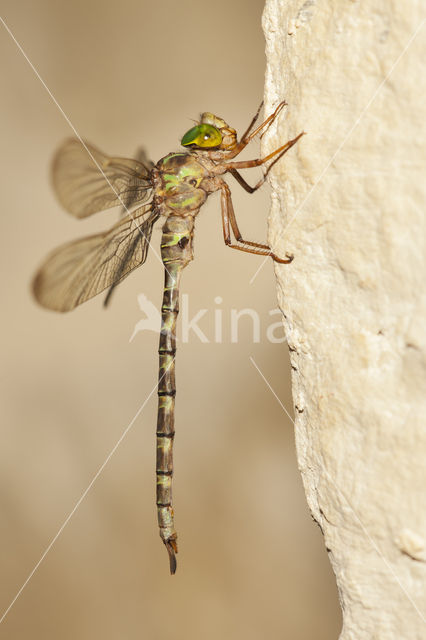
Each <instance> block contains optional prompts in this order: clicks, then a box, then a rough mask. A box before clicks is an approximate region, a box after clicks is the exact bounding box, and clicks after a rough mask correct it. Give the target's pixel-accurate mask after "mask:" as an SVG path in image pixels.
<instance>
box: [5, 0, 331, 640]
mask: <svg viewBox="0 0 426 640" xmlns="http://www.w3.org/2000/svg"><path fill="white" fill-rule="evenodd" d="M2 6H3V12H2V17H3V19H4V20H5V22H6V23H7V25H8V26H9V28H10V29H11V30H12V32H13V34H14V35H15V37H16V38H17V40H18V41H19V43H20V44H21V45H22V47H23V49H24V50H25V52H26V54H27V55H28V57H29V59H30V60H31V62H32V63H33V64H34V66H35V67H36V68H37V70H38V71H39V73H40V74H41V76H42V78H43V79H44V80H45V82H46V84H47V86H48V87H49V89H50V90H51V92H52V94H53V95H54V96H55V98H56V100H57V101H58V102H59V104H60V105H61V106H62V108H63V110H64V112H65V113H66V115H67V116H68V117H69V119H70V120H71V122H72V123H73V124H74V126H75V127H76V129H77V130H78V132H79V133H80V134H81V135H82V136H83V137H85V138H87V139H88V140H90V141H91V142H93V143H94V144H95V145H97V146H99V147H100V148H101V149H103V150H105V151H106V152H107V153H111V154H114V155H123V156H131V155H133V154H134V152H135V151H136V148H137V147H138V146H139V145H140V144H143V145H144V146H145V147H146V149H147V151H148V152H149V154H150V157H152V158H153V159H154V160H155V161H157V160H158V159H159V158H160V157H162V156H163V155H165V154H166V153H167V152H169V151H173V150H175V149H178V148H179V140H180V137H181V136H182V135H183V133H185V131H186V130H187V129H188V128H190V127H191V126H192V121H191V119H196V118H197V117H198V114H199V113H200V112H201V111H204V110H209V111H213V112H215V113H216V114H218V115H220V116H222V117H224V118H225V119H226V120H227V121H228V122H229V123H230V124H231V125H232V126H234V127H236V128H237V130H239V131H240V132H241V131H242V130H243V129H244V128H245V127H246V125H247V124H248V122H249V120H250V118H251V116H252V115H253V113H254V112H255V110H256V108H257V106H258V104H259V102H260V100H261V98H262V94H263V74H264V62H265V61H264V40H263V34H262V30H261V22H260V20H261V13H262V10H263V3H262V2H261V1H260V0H250V1H249V2H247V0H245V1H244V0H234V2H225V1H224V0H217V1H216V2H215V3H207V2H206V3H200V2H196V1H183V2H173V1H171V0H166V1H162V2H158V3H153V2H148V1H145V0H142V1H139V2H131V1H129V0H123V1H122V2H120V3H114V2H111V1H110V0H108V1H107V2H105V1H104V2H100V1H95V2H93V1H92V2H89V3H87V2H81V1H78V2H72V3H69V2H62V1H61V2H53V0H50V1H44V2H43V1H37V2H29V1H21V2H20V3H15V2H12V1H11V0H5V2H3V4H2ZM0 59H1V61H2V62H1V63H2V67H3V69H2V100H1V104H0V131H1V140H2V145H1V156H2V158H1V160H2V171H1V176H2V188H1V193H2V200H3V202H2V215H1V225H2V226H1V231H2V233H1V239H2V250H1V254H0V256H1V258H0V259H1V278H2V298H3V304H2V307H3V314H2V316H3V330H2V333H1V339H2V358H1V364H2V366H1V374H2V379H1V395H2V401H1V406H2V409H1V410H2V431H1V433H2V435H1V447H0V451H1V453H0V456H1V461H0V474H1V480H0V491H1V501H2V515H1V545H0V549H1V576H2V579H1V611H2V612H4V611H5V610H6V609H7V608H8V606H9V605H10V603H11V602H12V601H13V599H14V598H15V596H16V595H17V593H18V592H19V590H20V588H21V586H22V585H23V584H24V583H25V581H26V580H27V578H28V576H29V574H30V573H31V571H32V570H33V568H34V567H35V565H36V564H37V562H38V561H39V560H40V558H41V557H42V555H43V553H44V552H45V550H46V548H47V547H48V545H49V544H50V542H51V541H52V539H53V538H54V536H55V535H56V534H57V532H58V530H59V529H60V528H61V526H62V525H63V523H64V522H65V521H66V519H67V517H68V516H69V514H70V513H71V512H72V511H73V509H74V507H75V505H76V503H77V501H78V500H79V498H80V497H81V495H82V494H83V492H84V491H85V490H86V488H87V487H88V485H89V484H90V482H91V480H92V479H93V477H94V476H95V474H96V473H97V471H98V469H99V467H100V466H101V465H102V464H103V462H104V461H105V459H106V457H107V456H108V455H109V454H110V452H111V451H112V449H113V448H114V446H115V445H116V443H117V441H118V440H119V439H120V437H121V436H122V434H123V432H124V430H125V429H126V427H127V426H128V424H129V423H130V421H131V420H132V418H133V416H134V415H135V414H136V412H137V411H138V410H139V408H140V407H141V405H142V403H143V402H144V401H145V400H146V399H147V398H148V396H149V394H150V393H151V392H152V391H153V390H154V388H155V384H156V380H157V375H158V374H157V367H158V362H157V335H156V334H154V333H153V332H148V331H144V332H141V333H138V334H137V335H136V337H135V338H134V340H133V341H132V342H130V343H129V338H130V336H131V334H132V332H133V330H134V327H135V325H136V323H137V322H138V321H139V320H140V319H141V318H142V317H143V314H142V312H141V310H140V309H139V306H138V302H137V295H138V294H139V293H144V294H145V295H146V296H147V298H148V299H149V300H150V301H152V302H154V303H155V304H156V305H157V306H159V305H160V304H161V297H162V285H163V270H162V266H161V265H160V264H159V262H158V260H157V259H156V257H155V255H154V254H153V253H152V254H151V255H150V256H149V258H148V261H147V264H146V265H145V266H144V267H142V268H141V269H139V270H137V271H135V272H134V273H133V275H132V276H130V277H129V278H128V279H126V280H125V281H124V283H123V284H122V285H121V286H120V287H119V289H118V290H117V292H116V294H115V296H114V298H113V300H112V304H111V308H110V309H109V310H108V311H105V310H104V309H103V307H102V297H101V296H100V297H98V298H95V299H94V300H92V301H90V302H88V303H87V304H85V305H83V306H82V307H80V308H79V309H77V310H76V311H74V312H72V313H70V314H69V315H59V314H54V313H50V312H47V311H44V310H42V309H40V308H38V307H37V306H36V304H35V303H34V301H33V300H32V298H31V295H30V291H29V282H30V279H31V276H32V273H33V272H34V270H35V269H36V267H37V266H38V264H39V262H40V261H41V259H42V258H43V257H44V256H45V254H46V253H47V252H48V251H50V250H51V249H52V248H53V247H55V246H57V245H59V244H61V243H62V242H65V241H67V240H70V239H72V238H75V237H78V236H81V235H85V234H89V233H93V232H95V231H98V230H102V229H104V228H106V227H107V226H108V225H110V224H112V222H113V221H114V220H115V219H116V216H117V213H116V212H114V211H113V212H109V213H107V214H100V215H99V216H94V217H93V218H92V219H89V220H86V221H76V220H74V219H72V218H71V217H70V216H68V215H67V214H65V213H64V212H63V211H62V210H61V209H60V207H59V205H58V204H57V202H56V201H55V198H54V195H53V193H52V190H51V187H50V184H49V163H50V160H51V157H52V154H53V152H54V150H55V148H56V147H57V146H58V144H59V143H60V142H61V141H62V140H63V138H65V137H67V136H69V135H72V131H71V130H70V127H69V125H68V124H67V122H66V120H65V119H64V117H63V116H62V115H61V113H60V111H59V110H58V108H57V106H56V105H55V104H54V102H53V101H52V99H51V98H50V97H49V95H48V93H47V92H46V90H45V89H44V88H43V86H42V84H41V82H40V81H39V80H38V79H37V77H36V75H35V74H34V72H33V71H32V69H31V68H30V66H29V65H28V63H27V62H26V60H25V59H24V57H23V55H22V54H21V53H20V51H19V50H18V48H17V46H16V44H15V43H14V42H13V40H12V39H11V37H10V36H9V35H8V33H7V32H6V30H5V29H4V28H3V27H2V29H1V38H0ZM282 97H283V98H285V97H287V96H282ZM290 107H291V105H290ZM258 153H259V148H258V146H257V145H256V144H254V145H252V147H251V149H250V152H249V153H248V154H246V157H249V156H250V157H256V156H257V155H258ZM251 174H252V175H251V176H250V181H251V182H252V183H254V181H255V179H256V178H257V177H258V173H257V172H256V171H252V172H251ZM253 174H254V175H253ZM229 183H230V185H231V187H232V192H233V198H234V204H235V209H236V212H237V217H238V220H239V222H240V226H241V229H242V231H243V234H244V235H245V236H246V237H247V238H253V239H259V240H261V239H264V238H266V223H267V215H268V208H269V194H268V187H267V186H266V187H265V188H264V189H263V190H262V192H261V193H258V194H256V195H253V196H250V195H248V194H246V193H245V192H243V191H242V189H241V188H240V187H239V186H238V185H237V184H236V183H235V182H231V180H229ZM160 227H161V225H159V226H158V227H157V231H154V235H153V244H154V245H157V246H158V247H159V241H160ZM195 248H196V259H195V261H194V262H193V263H192V264H191V265H190V266H189V267H188V269H187V270H186V271H185V273H184V277H183V285H182V292H183V293H186V294H187V295H188V300H189V313H190V316H191V317H192V316H193V315H195V314H196V313H197V311H199V310H200V309H207V313H206V315H205V316H204V318H203V319H202V320H201V321H200V324H199V326H200V329H202V330H203V332H204V333H205V334H206V336H207V337H208V339H209V343H207V344H205V343H202V342H200V340H199V339H198V338H197V336H196V335H195V334H194V333H191V334H190V338H191V339H190V341H189V342H188V343H186V344H182V341H181V344H180V345H179V349H178V354H177V388H178V394H177V405H176V408H177V411H176V429H177V436H176V441H175V483H174V502H175V510H176V523H177V529H178V533H179V543H180V547H179V555H178V571H177V574H176V575H175V576H174V577H173V578H172V577H170V575H169V573H168V560H167V554H166V551H165V549H164V547H163V545H162V543H161V540H160V538H159V536H158V531H157V523H156V511H155V497H154V490H155V475H154V468H155V426H156V411H157V399H156V394H155V391H154V392H153V393H152V395H151V397H150V398H149V400H148V401H147V403H146V405H145V406H144V408H143V410H142V411H141V413H140V415H139V416H138V418H137V419H136V421H135V423H134V424H133V426H132V428H131V429H130V431H129V432H128V433H127V435H126V437H125V438H124V440H123V441H122V442H121V444H120V446H119V447H118V448H117V450H116V451H115V453H114V455H113V456H112V457H111V459H110V461H109V462H108V464H107V465H106V467H105V469H104V470H103V471H102V473H101V474H100V476H99V477H98V478H97V480H96V482H95V484H94V485H93V487H92V488H91V489H90V491H89V492H88V494H87V496H86V497H85V498H84V500H83V501H82V503H81V504H80V506H79V507H78V509H77V510H76V511H75V513H74V514H73V516H72V518H71V519H70V520H69V522H68V523H67V524H66V526H65V528H64V530H63V531H62V533H61V534H60V536H59V537H58V539H57V540H56V542H55V544H54V545H53V547H52V548H51V549H50V550H49V552H48V553H47V555H46V557H45V558H44V559H43V561H42V562H41V564H40V566H39V567H38V569H37V571H36V572H35V573H34V575H33V576H32V577H31V579H30V580H29V582H28V584H27V585H26V587H25V588H24V590H23V591H22V593H21V594H20V596H19V598H18V599H17V600H16V602H15V603H14V605H13V607H12V608H11V609H10V611H9V613H8V615H7V617H6V618H5V619H4V620H3V622H2V624H1V625H0V637H1V638H8V639H13V640H15V639H18V638H19V639H21V638H32V639H34V640H35V639H39V638H40V639H41V638H43V639H44V640H45V639H48V638H61V639H65V640H67V639H71V638H72V639H73V640H74V639H76V638H79V640H85V639H87V640H88V639H89V638H90V639H91V640H92V639H93V638H104V639H107V640H109V639H111V640H112V639H116V638H120V639H121V638H136V637H137V638H141V637H143V638H150V639H153V640H156V639H159V640H163V639H166V638H174V639H175V640H184V639H185V640H190V639H192V638H203V639H205V640H209V639H213V638H215V639H217V638H224V639H228V638H229V639H231V638H232V639H235V640H239V639H240V638H241V639H242V638H244V640H252V639H253V640H254V639H259V638H264V637H276V638H291V639H292V640H305V639H308V638H309V639H311V638H315V639H316V640H322V639H323V640H330V639H332V638H336V637H337V635H338V633H339V629H340V614H339V608H338V603H337V592H336V587H335V584H334V578H333V575H332V572H331V569H330V567H329V564H328V561H327V554H326V552H325V550H324V548H323V541H322V537H321V533H320V531H319V530H318V528H317V526H316V525H315V524H314V522H313V521H312V520H311V518H310V515H309V512H308V509H307V506H306V504H305V498H304V493H303V488H302V485H301V480H300V477H299V474H298V471H297V466H296V459H295V452H294V438H293V430H292V428H293V425H292V423H291V421H290V420H289V419H288V418H287V416H286V415H285V413H284V412H283V410H282V409H281V407H280V405H279V403H278V402H277V401H276V399H275V398H274V396H273V395H272V393H271V391H270V390H269V389H268V387H267V386H266V384H265V382H264V381H263V380H262V378H261V377H260V375H259V373H258V372H257V371H256V369H255V368H254V366H253V364H252V363H251V361H250V359H249V358H250V356H251V357H252V358H254V360H255V362H256V364H257V365H258V367H259V368H260V369H261V371H262V373H263V374H264V376H265V377H266V378H267V380H268V381H269V383H270V385H271V386H272V387H273V389H274V390H275V392H276V393H277V395H278V396H279V398H280V399H281V401H282V402H283V404H284V405H285V406H286V407H287V408H288V409H289V411H290V413H292V410H291V407H292V401H291V394H290V381H289V376H290V373H289V364H288V356H287V347H286V345H285V344H271V342H270V341H269V340H268V338H267V336H266V330H267V327H268V326H270V325H271V324H272V323H276V322H277V321H278V316H277V315H274V316H272V317H271V316H270V315H269V312H270V311H271V310H273V309H276V297H275V290H274V274H273V267H272V263H268V264H267V265H266V266H265V267H264V268H263V269H262V270H261V271H260V273H259V275H258V277H257V278H256V279H255V281H254V282H253V284H250V283H249V282H250V279H251V277H252V276H253V274H254V273H255V272H256V270H257V268H258V267H259V265H260V263H261V260H262V259H261V258H257V257H255V256H250V255H246V254H242V253H239V252H235V251H232V250H230V249H227V248H226V247H225V246H224V243H223V239H222V230H221V224H220V208H219V198H218V197H216V196H212V197H211V198H210V201H209V203H208V204H207V205H206V206H205V207H204V209H203V211H202V214H201V215H200V217H199V219H198V223H197V233H196V245H195ZM217 296H220V298H221V299H222V301H221V302H219V303H217V302H215V298H216V297H217ZM245 308H249V309H253V310H254V311H255V312H256V313H257V314H258V316H259V319H260V325H261V332H260V342H258V343H255V342H254V341H253V336H252V329H251V323H250V320H249V319H248V318H245V319H242V320H241V321H240V333H239V341H238V343H236V344H235V343H232V342H231V336H230V330H229V323H230V314H231V310H232V309H235V310H237V311H239V310H242V309H245ZM215 309H221V310H222V318H223V339H222V342H221V343H219V342H216V341H215V340H214V310H215ZM276 335H278V331H276ZM201 372H202V374H203V375H201ZM0 615H3V613H1V614H0Z"/></svg>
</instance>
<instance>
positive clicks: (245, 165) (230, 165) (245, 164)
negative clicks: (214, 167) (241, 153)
mask: <svg viewBox="0 0 426 640" xmlns="http://www.w3.org/2000/svg"><path fill="white" fill-rule="evenodd" d="M303 135H305V132H304V131H302V133H299V135H298V136H296V137H295V138H293V140H289V141H288V142H286V143H285V144H283V145H282V147H278V149H275V151H272V153H269V154H268V155H267V156H266V157H265V158H256V159H255V160H238V161H237V162H227V163H224V166H226V170H227V171H229V172H230V173H231V172H232V171H231V170H234V169H249V168H251V167H259V166H260V165H262V164H265V162H268V160H271V158H274V161H273V162H271V164H270V165H269V166H268V168H267V169H266V173H265V176H264V178H265V177H266V176H267V175H268V173H269V171H270V170H271V169H272V167H273V166H274V164H275V163H276V162H278V160H280V159H281V158H282V156H283V155H284V154H285V153H287V151H288V150H289V149H291V147H292V146H293V145H295V144H296V142H297V141H298V140H299V139H300V138H301V137H302V136H303ZM232 175H234V177H235V174H234V173H233V172H232ZM264 178H262V180H260V181H259V182H258V185H259V186H261V184H263V182H264ZM237 180H238V178H237ZM238 181H239V180H238ZM239 182H240V181H239ZM244 182H245V181H244ZM240 184H241V182H240ZM248 186H250V185H248ZM251 188H252V189H253V187H251ZM256 188H259V187H258V186H257V185H255V187H254V189H255V190H256Z"/></svg>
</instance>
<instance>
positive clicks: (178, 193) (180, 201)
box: [155, 153, 208, 215]
mask: <svg viewBox="0 0 426 640" xmlns="http://www.w3.org/2000/svg"><path fill="white" fill-rule="evenodd" d="M156 168H157V171H158V173H157V180H155V183H156V184H155V195H156V196H157V201H159V202H161V203H162V207H163V209H164V211H163V212H162V213H164V214H165V215H170V214H171V213H172V212H173V214H174V215H187V214H188V213H191V212H194V213H195V211H196V210H197V209H199V208H200V207H201V206H202V205H203V204H204V202H205V201H206V198H207V193H206V191H205V190H204V189H202V188H201V187H200V185H201V182H202V180H203V179H204V178H205V177H207V175H208V173H207V170H206V169H205V167H203V165H202V164H200V163H199V162H198V161H197V159H196V158H195V157H194V156H193V155H191V154H189V153H171V154H169V155H168V156H166V157H164V158H162V159H161V160H160V161H159V162H158V163H157V167H156Z"/></svg>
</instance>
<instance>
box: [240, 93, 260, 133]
mask: <svg viewBox="0 0 426 640" xmlns="http://www.w3.org/2000/svg"><path fill="white" fill-rule="evenodd" d="M262 107H263V100H262V102H261V103H260V105H259V108H258V110H257V111H256V113H255V114H254V116H253V118H252V121H251V122H250V124H249V126H248V127H247V129H246V130H245V131H244V133H243V135H242V136H241V138H240V142H242V141H244V140H245V139H246V138H247V136H248V135H249V133H250V131H251V130H252V129H253V127H254V125H255V123H256V121H257V119H258V117H259V113H260V110H261V108H262Z"/></svg>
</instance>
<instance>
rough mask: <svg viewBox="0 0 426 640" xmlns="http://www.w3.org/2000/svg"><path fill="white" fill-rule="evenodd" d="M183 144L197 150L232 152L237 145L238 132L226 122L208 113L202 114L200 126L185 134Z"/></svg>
mask: <svg viewBox="0 0 426 640" xmlns="http://www.w3.org/2000/svg"><path fill="white" fill-rule="evenodd" d="M181 144H182V146H184V147H189V146H191V147H195V148H197V149H224V150H230V149H233V148H234V147H235V145H236V144H237V132H236V131H235V129H232V128H231V127H230V126H229V125H228V124H226V122H225V120H222V118H218V117H217V116H215V115H214V114H213V113H209V112H208V111H206V112H205V113H202V114H201V119H200V122H199V124H197V125H196V126H195V127H192V129H190V130H189V131H187V132H186V133H185V135H184V136H183V138H182V140H181Z"/></svg>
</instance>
